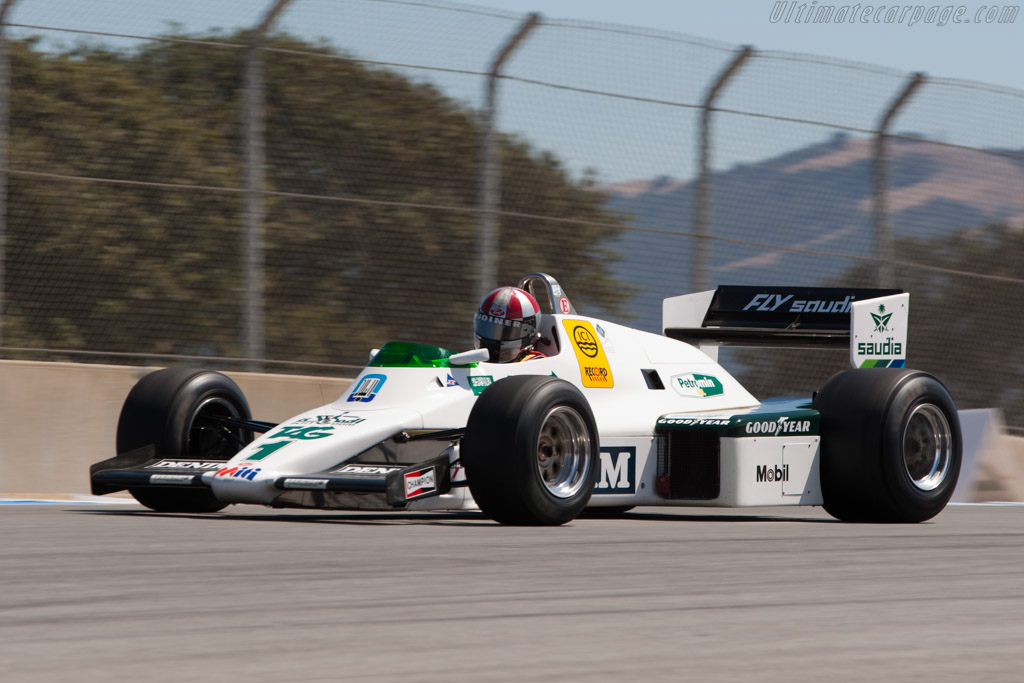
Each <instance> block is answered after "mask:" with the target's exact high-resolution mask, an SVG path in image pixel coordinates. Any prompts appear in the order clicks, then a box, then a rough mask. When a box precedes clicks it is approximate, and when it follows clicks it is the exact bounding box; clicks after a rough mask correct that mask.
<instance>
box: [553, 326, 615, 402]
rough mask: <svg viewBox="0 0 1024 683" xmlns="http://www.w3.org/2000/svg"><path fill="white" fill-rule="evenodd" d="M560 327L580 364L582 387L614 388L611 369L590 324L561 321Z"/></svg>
mask: <svg viewBox="0 0 1024 683" xmlns="http://www.w3.org/2000/svg"><path fill="white" fill-rule="evenodd" d="M562 325H564V326H565V331H566V332H567V333H568V334H569V338H570V339H572V348H573V351H575V352H576V360H577V362H579V364H580V378H581V379H582V381H583V386H585V387H592V388H598V389H609V388H611V387H613V386H615V380H614V378H613V377H612V369H611V367H610V366H609V365H608V358H607V357H606V356H605V354H604V349H603V348H602V347H601V342H599V341H598V339H597V333H596V332H595V331H594V327H593V325H592V324H591V323H589V322H586V321H584V320H563V321H562Z"/></svg>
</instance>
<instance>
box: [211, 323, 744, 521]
mask: <svg viewBox="0 0 1024 683" xmlns="http://www.w3.org/2000/svg"><path fill="white" fill-rule="evenodd" d="M541 318H542V319H541V321H540V323H541V324H540V329H541V330H542V332H543V333H544V334H545V336H547V337H548V338H549V339H551V340H552V342H553V343H552V345H551V347H550V349H551V351H555V350H556V349H557V353H554V355H550V356H548V357H546V358H540V359H537V360H531V361H527V362H522V363H505V364H497V363H480V364H477V365H475V366H466V367H439V368H426V367H398V368H396V367H367V368H364V370H363V371H362V372H361V373H360V374H359V376H358V377H356V379H355V381H354V382H353V383H352V385H351V386H350V387H349V388H348V389H347V390H346V391H345V393H343V394H342V395H341V396H340V397H339V398H338V399H337V400H336V401H334V402H333V403H330V404H328V405H325V406H322V407H320V408H315V409H313V410H310V411H307V412H305V413H302V414H300V415H297V416H295V417H294V418H292V419H290V420H287V421H286V422H284V423H282V424H280V425H278V426H277V427H275V428H274V429H272V430H271V431H269V432H267V433H266V434H264V435H262V436H261V437H259V438H258V439H256V440H255V441H254V442H253V443H251V444H249V445H248V446H247V447H246V448H244V449H243V450H242V451H240V452H239V453H238V454H237V455H235V456H234V457H233V458H232V459H231V460H230V461H229V463H228V465H227V466H226V467H224V468H222V469H220V470H218V471H217V472H207V473H205V474H204V475H203V480H204V481H205V482H206V483H208V484H209V485H210V486H211V487H212V489H213V492H214V493H215V495H216V496H217V497H218V498H220V499H221V500H224V501H227V502H233V503H263V504H269V503H272V502H273V500H274V499H275V498H276V497H277V496H279V495H280V494H281V491H280V490H279V489H276V488H275V487H274V482H275V480H277V479H278V478H279V477H283V476H300V475H304V474H308V473H312V472H321V471H328V470H330V469H331V468H335V467H337V466H338V465H339V464H341V463H343V462H345V461H346V460H350V459H353V458H355V457H356V456H358V455H359V454H360V453H362V452H363V451H365V450H366V449H368V448H370V447H372V446H374V445H375V444H378V443H380V442H381V441H383V440H385V439H388V438H389V437H392V436H393V435H395V434H397V433H399V432H402V431H409V430H444V429H457V428H462V427H464V426H465V425H466V422H467V420H468V418H469V413H470V411H471V410H472V408H473V404H474V403H475V400H476V396H477V393H479V391H481V390H483V389H484V388H486V386H488V385H489V384H490V383H493V382H496V381H498V380H499V379H502V378H503V377H508V376H510V375H517V374H529V375H555V376H557V377H559V378H561V379H564V380H566V381H568V382H570V383H572V384H574V385H576V386H577V387H578V388H579V389H580V390H581V391H582V392H583V394H584V396H585V397H586V398H587V400H588V402H589V403H590V406H591V409H592V410H593V413H594V418H595V421H596V423H597V425H598V431H599V437H600V442H601V445H602V449H605V444H609V445H610V446H617V445H621V444H626V445H629V447H631V448H634V449H635V450H636V455H631V456H630V457H631V458H633V461H632V462H631V467H639V468H641V469H640V470H638V471H637V472H638V474H637V475H636V476H637V477H638V479H637V480H636V481H635V482H634V484H635V486H634V487H633V488H634V489H635V490H634V492H633V494H631V495H630V496H629V497H628V498H629V499H630V500H632V499H634V498H636V500H637V501H641V500H642V501H643V502H642V503H641V502H632V503H630V504H634V505H636V504H653V502H654V501H655V496H654V492H653V489H652V488H651V484H650V483H648V482H647V477H648V471H649V470H650V471H651V472H653V469H651V465H650V463H651V462H653V461H651V460H650V457H649V456H650V452H651V449H652V444H653V442H654V438H653V426H654V424H655V423H656V421H657V419H658V417H659V416H661V415H664V414H665V413H688V412H705V411H726V410H736V409H744V408H751V407H755V406H757V405H758V401H757V399H755V398H754V397H753V396H752V395H751V394H750V393H749V392H748V391H747V390H746V389H744V388H743V387H742V386H741V385H740V383H739V382H738V381H736V379H735V378H733V376H732V375H731V374H729V373H728V372H727V371H726V370H725V369H724V368H723V367H721V366H720V365H718V364H717V363H715V362H714V361H712V360H711V359H710V358H709V357H708V356H707V355H705V354H704V353H701V352H700V351H699V350H697V349H696V348H694V347H693V346H690V345H689V344H685V343H683V342H679V341H675V340H673V339H669V338H666V337H662V336H659V335H655V334H650V333H647V332H642V331H639V330H634V329H631V328H628V327H624V326H621V325H616V324H614V323H608V322H604V321H600V320H595V319H592V318H585V317H582V316H565V315H552V314H546V315H543V316H541ZM574 335H575V336H576V337H579V339H575V338H574ZM590 353H594V354H595V358H594V359H593V360H591V359H590V357H589V355H588V354H590ZM642 370H647V371H649V372H652V373H654V374H655V376H656V377H657V378H658V381H660V382H661V383H662V385H663V388H661V389H652V388H650V386H649V379H647V378H645V373H644V372H642ZM474 392H476V393H474ZM440 450H441V449H439V451H440ZM608 457H611V455H609V454H606V455H603V456H602V458H604V459H607V458H608ZM616 457H621V456H616ZM634 463H635V464H634ZM640 472H642V473H643V477H642V478H640V475H639V473H640ZM650 476H652V477H653V474H652V475H650ZM599 486H600V482H599ZM613 488H614V487H613ZM463 490H464V489H456V490H454V491H453V494H455V495H453V496H452V497H451V499H450V502H452V504H453V505H454V506H455V507H459V508H461V507H463V505H464V504H465V499H464V496H463V495H462V493H461V491H463ZM598 493H599V494H600V493H601V492H600V491H598ZM437 498H441V497H437ZM595 498H596V500H595V503H596V504H615V503H614V502H612V501H615V500H624V498H623V497H622V496H620V495H619V494H613V495H608V496H607V497H606V496H605V495H598V496H596V497H595ZM456 503H457V505H456ZM420 504H422V505H425V506H426V505H436V504H438V503H437V502H435V503H427V502H426V500H425V501H424V502H422V503H420ZM619 504H622V503H619Z"/></svg>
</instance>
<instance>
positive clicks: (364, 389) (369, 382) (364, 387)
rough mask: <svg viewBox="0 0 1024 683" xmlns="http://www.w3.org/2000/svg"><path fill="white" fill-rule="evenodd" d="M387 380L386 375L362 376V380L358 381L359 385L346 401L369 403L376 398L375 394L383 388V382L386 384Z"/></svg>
mask: <svg viewBox="0 0 1024 683" xmlns="http://www.w3.org/2000/svg"><path fill="white" fill-rule="evenodd" d="M387 379H388V378H387V375H366V376H364V377H363V379H362V380H360V381H359V385H358V386H356V388H355V389H353V390H352V393H351V394H350V395H349V397H348V400H349V401H361V402H363V403H369V402H370V401H372V400H373V399H374V398H375V397H376V396H377V392H379V391H380V388H381V387H382V386H384V382H386V381H387Z"/></svg>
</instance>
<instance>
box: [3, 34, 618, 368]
mask: <svg viewBox="0 0 1024 683" xmlns="http://www.w3.org/2000/svg"><path fill="white" fill-rule="evenodd" d="M177 37H179V38H182V37H184V36H177ZM199 39H201V40H204V41H208V42H217V41H219V42H220V43H222V44H223V45H222V46H213V47H211V46H209V45H200V44H196V43H190V42H168V41H164V42H152V43H147V44H145V45H144V46H143V47H141V48H138V49H135V50H111V49H107V48H104V47H96V46H81V47H76V48H74V49H71V50H66V51H63V52H46V51H43V50H40V49H39V48H38V46H37V45H36V44H35V43H34V42H33V41H22V42H13V43H11V44H10V49H11V55H12V101H11V104H12V115H11V133H12V134H11V139H12V151H11V167H12V169H13V171H14V172H13V173H12V174H11V175H10V200H9V206H10V209H9V216H8V229H9V254H8V284H7V292H8V302H9V303H8V314H9V316H10V317H11V320H10V321H9V322H8V325H7V328H6V329H7V331H8V338H7V340H6V343H7V344H8V345H11V346H18V345H25V346H47V347H57V348H72V349H89V350H99V351H129V352H145V353H208V354H217V355H239V354H241V352H242V348H243V346H242V340H241V339H240V334H241V330H240V309H241V303H242V297H243V294H244V290H245V282H244V281H243V266H242V262H241V252H242V244H243V228H244V225H243V224H244V212H243V206H244V204H243V202H244V193H243V191H242V190H243V188H244V179H243V172H244V169H243V165H242V144H243V137H242V120H243V106H244V95H245V93H244V91H243V81H242V74H243V69H244V59H245V50H244V49H243V48H242V47H241V46H244V44H245V35H244V34H243V33H239V34H235V35H230V36H222V35H213V36H200V37H199ZM268 47H269V48H270V50H268V51H267V52H266V53H265V54H264V58H265V74H266V77H265V82H266V150H267V169H266V170H267V175H266V183H267V186H266V189H267V190H268V191H269V194H267V195H265V198H264V201H265V207H266V210H267V212H266V219H265V235H266V247H267V251H266V254H267V256H266V274H267V289H266V292H267V300H266V311H267V314H266V333H267V346H268V356H269V357H270V358H276V359H288V360H301V361H319V362H341V363H354V364H361V363H362V362H363V361H364V360H365V357H366V352H367V351H368V349H370V348H372V347H374V346H379V345H380V344H381V343H382V342H383V341H384V340H386V339H389V338H400V339H415V340H419V341H425V342H432V343H436V344H439V345H446V346H451V347H454V348H463V347H465V346H466V345H467V344H468V343H469V341H470V340H471V325H472V313H473V309H474V308H475V306H476V303H477V302H476V301H475V296H476V295H475V283H474V281H473V273H474V258H475V257H474V254H475V245H476V235H477V226H478V223H479V220H478V216H477V213H476V212H475V210H474V209H475V206H476V202H477V186H478V176H479V173H478V170H479V140H480V127H479V124H478V117H477V114H476V112H474V111H473V110H472V109H470V108H468V107H466V106H465V105H462V104H460V103H458V102H455V101H453V100H451V99H449V98H447V97H445V96H444V95H442V94H441V93H440V92H438V91H437V90H436V89H435V88H434V87H432V86H430V85H428V84H425V83H420V82H416V81H413V80H410V79H409V78H406V77H404V76H402V75H400V74H398V73H395V72H394V71H391V70H388V69H383V68H377V67H371V66H367V65H365V64H362V63H359V62H356V61H353V60H349V59H344V58H341V55H340V54H339V53H338V52H337V51H336V50H334V49H333V48H331V47H330V46H327V45H324V44H317V45H311V44H309V43H307V42H304V41H301V40H298V39H295V38H291V37H288V36H284V35H280V36H276V37H274V38H273V39H272V40H270V41H269V43H268ZM298 53H314V54H315V56H310V55H309V54H298ZM501 156H502V173H503V177H502V182H503V187H504V189H503V193H502V206H501V208H502V209H503V210H504V211H507V212H509V213H510V214H514V216H512V217H505V218H503V219H502V221H501V236H500V240H501V249H500V263H501V272H500V276H501V279H502V284H504V283H507V282H511V281H513V280H514V279H515V278H517V277H518V276H520V275H522V274H524V273H526V272H530V271H536V270H543V271H547V272H550V273H552V274H553V275H555V276H556V277H557V278H559V279H560V281H562V283H563V284H564V285H565V286H566V288H567V290H568V291H569V293H570V295H571V296H573V297H574V299H575V300H576V301H577V303H578V304H582V305H586V304H588V303H593V304H599V305H600V306H602V307H603V308H604V309H606V310H612V311H616V310H621V309H620V308H619V307H620V305H621V304H622V303H623V301H624V300H625V299H626V298H627V297H628V291H627V290H626V289H624V288H623V287H622V285H621V284H620V283H618V282H616V281H615V279H614V278H613V276H612V275H611V274H610V270H609V266H610V265H611V264H612V263H613V262H614V260H615V259H616V255H615V254H614V253H613V252H611V251H610V250H608V249H607V248H606V247H604V246H602V245H603V244H605V243H606V242H608V241H609V240H610V239H611V238H613V237H614V236H616V235H617V234H618V231H619V229H620V228H619V226H620V225H622V224H623V223H622V219H621V218H620V217H619V216H616V215H614V214H612V213H610V212H609V211H607V210H606V209H604V208H603V203H604V200H605V197H604V196H603V195H602V194H601V193H599V192H597V191H595V189H594V186H593V182H592V181H591V180H590V179H589V178H583V179H578V180H577V179H573V178H572V177H570V175H569V174H568V173H567V172H566V171H565V170H564V169H563V167H562V166H561V164H560V162H559V161H558V160H557V159H556V158H555V157H554V156H553V155H551V154H550V153H547V152H543V151H537V150H534V149H533V148H532V147H531V146H530V145H529V143H528V142H526V141H525V140H522V139H520V138H517V137H514V136H502V137H501ZM69 177H74V178H85V179H86V180H77V179H69ZM110 181H130V182H131V183H134V184H127V183H124V182H121V183H118V182H110ZM176 185H188V186H190V187H176ZM525 215H533V216H544V217H545V219H543V220H538V219H529V218H523V217H520V216H525ZM558 219H567V220H558Z"/></svg>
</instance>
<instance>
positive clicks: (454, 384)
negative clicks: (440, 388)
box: [446, 375, 459, 387]
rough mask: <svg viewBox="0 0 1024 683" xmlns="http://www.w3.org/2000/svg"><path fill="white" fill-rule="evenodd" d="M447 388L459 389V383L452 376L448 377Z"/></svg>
mask: <svg viewBox="0 0 1024 683" xmlns="http://www.w3.org/2000/svg"><path fill="white" fill-rule="evenodd" d="M446 386H449V387H457V386H459V383H458V382H456V381H455V378H454V377H452V376H451V375H448V384H447V385H446Z"/></svg>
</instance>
